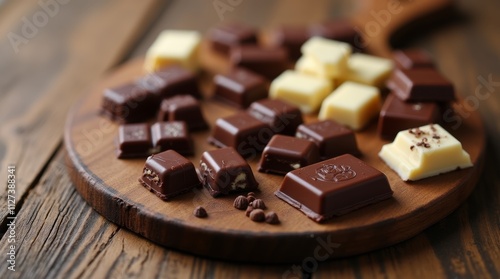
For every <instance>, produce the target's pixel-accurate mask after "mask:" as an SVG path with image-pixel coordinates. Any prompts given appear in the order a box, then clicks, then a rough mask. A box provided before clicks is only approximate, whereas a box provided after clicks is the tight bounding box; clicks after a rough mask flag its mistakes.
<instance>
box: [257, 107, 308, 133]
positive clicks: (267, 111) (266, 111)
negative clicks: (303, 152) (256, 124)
mask: <svg viewBox="0 0 500 279" xmlns="http://www.w3.org/2000/svg"><path fill="white" fill-rule="evenodd" d="M248 113H249V114H250V115H251V116H253V117H255V118H257V119H258V120H260V121H262V122H265V123H267V124H268V125H269V126H270V127H271V129H272V130H273V132H274V133H275V134H283V135H290V136H291V135H294V134H295V130H297V127H298V126H299V125H300V124H302V123H303V122H304V120H303V118H302V112H301V111H300V109H299V107H297V106H294V105H292V104H290V103H287V102H285V101H282V100H277V99H264V100H260V101H257V102H254V103H252V105H250V108H249V109H248Z"/></svg>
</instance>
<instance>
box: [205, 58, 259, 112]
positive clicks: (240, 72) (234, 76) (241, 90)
mask: <svg viewBox="0 0 500 279" xmlns="http://www.w3.org/2000/svg"><path fill="white" fill-rule="evenodd" d="M214 83H215V97H216V98H218V99H220V100H223V101H225V102H227V103H229V104H231V105H234V106H236V107H238V108H247V107H248V106H249V105H250V104H251V103H252V102H254V101H257V100H260V99H263V98H266V97H267V85H266V81H265V79H264V78H263V77H261V76H260V75H258V74H255V73H252V72H251V71H248V70H245V69H242V68H235V69H233V70H231V71H230V72H229V73H228V74H219V75H216V76H215V77H214Z"/></svg>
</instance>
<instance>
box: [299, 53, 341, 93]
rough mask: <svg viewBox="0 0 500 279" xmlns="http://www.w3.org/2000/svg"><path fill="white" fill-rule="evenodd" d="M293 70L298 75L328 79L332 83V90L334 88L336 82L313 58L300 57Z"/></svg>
mask: <svg viewBox="0 0 500 279" xmlns="http://www.w3.org/2000/svg"><path fill="white" fill-rule="evenodd" d="M295 70H296V71H297V72H299V73H304V74H307V75H311V76H317V77H321V78H325V79H328V80H329V81H330V82H331V83H332V86H333V88H335V85H336V80H335V79H333V78H330V77H329V76H328V75H327V74H326V72H325V71H324V69H323V68H322V67H321V66H320V65H319V63H318V62H317V61H316V60H314V58H311V57H308V56H301V57H300V58H299V59H298V60H297V62H296V63H295Z"/></svg>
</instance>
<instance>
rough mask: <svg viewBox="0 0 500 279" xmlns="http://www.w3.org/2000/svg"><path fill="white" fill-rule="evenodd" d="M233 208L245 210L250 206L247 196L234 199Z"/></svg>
mask: <svg viewBox="0 0 500 279" xmlns="http://www.w3.org/2000/svg"><path fill="white" fill-rule="evenodd" d="M233 206H234V207H235V208H236V209H239V210H245V209H247V206H248V199H247V198H246V197H245V196H237V197H236V199H234V202H233Z"/></svg>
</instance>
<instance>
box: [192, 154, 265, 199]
mask: <svg viewBox="0 0 500 279" xmlns="http://www.w3.org/2000/svg"><path fill="white" fill-rule="evenodd" d="M200 176H201V181H202V184H203V186H204V187H205V188H207V190H208V192H209V193H210V194H211V195H212V196H214V197H217V196H220V195H226V194H229V193H231V192H242V191H254V190H256V189H257V187H258V183H257V181H256V180H255V177H254V175H253V172H252V169H251V168H250V166H249V165H248V163H247V162H246V161H245V159H243V158H242V157H241V156H240V155H239V154H238V152H236V150H235V149H234V148H232V147H226V148H221V149H216V150H211V151H205V152H204V153H203V155H202V156H201V160H200Z"/></svg>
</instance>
